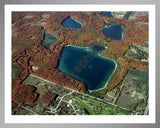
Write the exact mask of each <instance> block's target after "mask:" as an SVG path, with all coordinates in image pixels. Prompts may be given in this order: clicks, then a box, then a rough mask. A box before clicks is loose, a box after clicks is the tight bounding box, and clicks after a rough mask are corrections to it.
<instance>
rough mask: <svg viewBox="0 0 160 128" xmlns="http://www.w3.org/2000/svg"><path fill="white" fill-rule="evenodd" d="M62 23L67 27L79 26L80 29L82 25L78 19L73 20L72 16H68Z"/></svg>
mask: <svg viewBox="0 0 160 128" xmlns="http://www.w3.org/2000/svg"><path fill="white" fill-rule="evenodd" d="M62 25H63V26H65V27H67V28H78V29H80V28H81V27H82V26H81V24H80V23H78V22H77V21H75V20H73V19H72V18H71V17H68V18H67V19H65V20H64V21H63V22H62Z"/></svg>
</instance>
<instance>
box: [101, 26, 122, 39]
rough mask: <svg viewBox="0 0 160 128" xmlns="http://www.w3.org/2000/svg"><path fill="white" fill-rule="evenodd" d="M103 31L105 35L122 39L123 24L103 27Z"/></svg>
mask: <svg viewBox="0 0 160 128" xmlns="http://www.w3.org/2000/svg"><path fill="white" fill-rule="evenodd" d="M102 32H103V34H104V35H105V36H107V37H110V38H111V39H114V40H121V39H122V33H123V31H122V29H121V25H112V26H110V27H106V28H103V29H102Z"/></svg>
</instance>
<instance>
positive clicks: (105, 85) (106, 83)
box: [65, 45, 118, 92]
mask: <svg viewBox="0 0 160 128" xmlns="http://www.w3.org/2000/svg"><path fill="white" fill-rule="evenodd" d="M69 46H71V47H75V48H84V49H86V51H87V48H89V47H90V46H88V47H82V46H75V45H66V46H65V47H69ZM104 48H105V49H107V48H108V47H104ZM97 56H98V57H101V58H103V59H108V60H111V61H113V62H114V64H115V68H114V70H113V72H112V74H111V75H110V77H109V78H108V80H107V81H106V82H105V84H104V86H103V87H102V88H99V89H93V90H90V89H88V91H89V92H94V91H99V90H102V89H104V88H106V87H107V85H108V83H109V81H110V80H111V78H112V76H113V75H114V73H115V71H116V69H117V66H118V65H117V62H116V61H115V60H114V59H111V58H105V57H104V56H102V55H100V53H98V54H97ZM82 82H83V81H82ZM84 83H85V82H84Z"/></svg>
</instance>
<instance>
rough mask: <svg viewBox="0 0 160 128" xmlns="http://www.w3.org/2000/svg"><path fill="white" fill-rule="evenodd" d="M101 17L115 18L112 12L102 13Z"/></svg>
mask: <svg viewBox="0 0 160 128" xmlns="http://www.w3.org/2000/svg"><path fill="white" fill-rule="evenodd" d="M101 16H108V17H113V16H112V13H111V12H110V11H107V12H102V13H101Z"/></svg>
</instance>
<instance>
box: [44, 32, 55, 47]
mask: <svg viewBox="0 0 160 128" xmlns="http://www.w3.org/2000/svg"><path fill="white" fill-rule="evenodd" d="M56 41H57V38H56V37H55V36H53V35H52V34H50V33H46V34H45V37H44V41H43V42H42V45H43V46H44V47H45V48H47V49H50V47H51V46H52V44H53V43H55V42H56Z"/></svg>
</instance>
